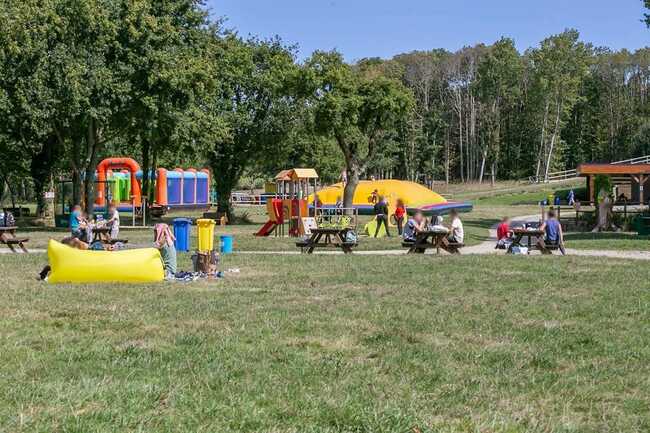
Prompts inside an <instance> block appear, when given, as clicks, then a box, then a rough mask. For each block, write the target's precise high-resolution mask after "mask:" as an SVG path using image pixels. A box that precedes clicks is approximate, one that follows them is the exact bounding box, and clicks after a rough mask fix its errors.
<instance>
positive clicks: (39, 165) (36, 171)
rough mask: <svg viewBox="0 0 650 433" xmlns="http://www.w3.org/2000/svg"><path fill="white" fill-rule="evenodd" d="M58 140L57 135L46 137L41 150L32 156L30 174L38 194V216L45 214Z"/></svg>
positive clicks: (35, 191)
mask: <svg viewBox="0 0 650 433" xmlns="http://www.w3.org/2000/svg"><path fill="white" fill-rule="evenodd" d="M57 144H58V140H57V138H56V136H49V137H47V138H46V140H45V142H44V143H43V146H42V147H41V149H40V151H39V152H38V153H37V154H36V155H34V156H33V157H32V161H31V164H30V167H29V169H30V174H31V176H32V179H33V180H34V193H35V194H36V216H37V217H43V216H44V215H45V207H46V205H47V201H46V200H45V195H44V194H45V190H46V189H49V187H50V185H49V184H50V177H51V174H52V167H53V165H54V159H55V158H56V156H57V155H56V154H57Z"/></svg>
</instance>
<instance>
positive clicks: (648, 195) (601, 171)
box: [578, 164, 650, 203]
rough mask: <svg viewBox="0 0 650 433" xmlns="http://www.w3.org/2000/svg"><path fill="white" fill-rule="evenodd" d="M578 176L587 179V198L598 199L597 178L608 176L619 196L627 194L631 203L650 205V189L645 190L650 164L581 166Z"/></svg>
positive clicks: (649, 174) (649, 175) (649, 176)
mask: <svg viewBox="0 0 650 433" xmlns="http://www.w3.org/2000/svg"><path fill="white" fill-rule="evenodd" d="M578 175H579V176H582V177H585V178H586V179H587V197H589V201H591V202H594V201H595V198H596V194H598V191H596V190H595V189H596V187H595V180H596V176H608V177H610V178H611V180H612V185H613V186H615V187H616V189H617V194H618V195H620V194H625V196H626V197H627V198H628V200H629V202H630V203H648V201H649V200H650V188H644V187H645V184H646V182H647V180H648V178H650V164H581V165H580V166H579V167H578Z"/></svg>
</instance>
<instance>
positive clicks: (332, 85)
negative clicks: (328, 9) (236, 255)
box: [0, 0, 650, 212]
mask: <svg viewBox="0 0 650 433" xmlns="http://www.w3.org/2000/svg"><path fill="white" fill-rule="evenodd" d="M648 1H649V0H644V2H645V5H646V7H648V8H650V4H649V3H648ZM217 12H218V11H217ZM644 19H645V21H646V22H648V24H649V25H650V17H648V14H646V16H645V18H644ZM0 20H1V21H2V22H3V31H2V32H0V151H1V152H2V154H3V156H4V157H3V159H2V161H0V184H1V185H2V187H1V188H0V199H1V198H2V195H3V193H4V192H5V190H7V188H6V187H7V186H8V187H9V188H8V190H9V193H10V194H12V195H14V192H15V189H16V188H15V185H16V184H17V183H24V182H25V180H29V182H30V183H31V185H32V186H33V190H34V193H33V196H34V197H35V198H36V199H37V201H38V203H39V209H41V210H42V207H43V205H44V203H43V200H42V195H43V192H44V191H46V190H49V189H50V188H51V187H52V182H53V179H54V178H55V177H63V178H71V179H72V180H73V183H74V185H75V188H74V191H75V194H74V197H73V201H74V202H83V203H86V204H87V207H88V208H92V203H93V202H94V198H93V197H94V188H93V185H94V181H93V177H92V176H87V175H86V174H88V173H92V172H93V171H94V168H95V166H96V164H97V162H98V161H99V160H100V159H102V158H104V157H109V156H131V157H134V158H136V159H138V160H139V161H140V163H141V165H142V167H143V172H144V173H145V174H144V181H143V186H144V190H145V192H148V193H151V188H150V187H149V185H150V183H149V180H148V173H149V168H154V167H156V166H161V165H163V166H165V165H166V166H178V165H188V164H197V165H203V166H208V167H210V168H211V170H212V172H213V177H212V178H213V179H214V187H215V189H216V190H217V191H218V197H219V207H220V210H222V211H225V212H229V211H230V208H229V196H230V193H231V191H232V190H234V189H236V188H239V187H242V186H243V185H246V186H249V185H250V186H254V184H258V185H259V183H261V182H262V181H264V180H267V179H269V178H271V177H272V176H273V175H274V174H275V173H277V172H278V171H280V170H282V169H286V168H291V167H292V166H312V167H314V168H316V169H317V170H318V171H319V172H320V174H321V178H322V180H323V181H324V182H328V183H329V182H335V181H337V180H338V179H340V178H341V174H342V173H344V176H343V177H344V178H346V179H347V181H348V182H347V185H346V191H345V201H346V203H347V204H348V205H349V204H350V202H351V197H352V194H353V192H354V189H355V186H356V184H357V182H358V181H359V179H362V178H366V177H370V176H374V177H377V178H388V177H393V178H401V179H408V180H413V181H419V182H423V183H427V184H432V183H433V182H456V181H460V182H468V181H471V182H474V181H476V182H482V181H485V180H486V179H489V180H491V181H496V180H497V179H522V178H529V177H532V178H537V179H539V180H545V179H547V178H548V177H549V176H550V175H551V174H552V172H553V171H556V170H562V169H569V168H575V166H576V165H577V164H579V163H581V162H585V161H614V160H620V159H625V158H631V157H636V156H640V155H645V154H647V153H648V151H649V150H650V141H649V139H650V134H649V133H648V131H650V120H649V119H650V102H649V98H648V94H649V93H650V91H649V90H650V89H649V87H650V48H642V49H639V50H637V51H635V52H630V51H628V50H625V49H623V50H619V51H616V50H611V49H608V48H606V47H594V46H592V44H590V43H588V42H587V41H583V40H581V38H580V35H579V33H578V32H577V31H575V30H571V29H569V30H566V31H565V32H562V33H560V34H557V35H551V36H549V37H548V38H546V39H544V40H543V41H541V42H540V44H539V45H537V46H535V47H531V48H530V49H528V50H526V51H525V52H523V53H520V52H518V51H517V49H516V48H515V43H514V41H513V40H510V39H506V38H503V39H500V40H498V41H496V42H494V43H481V44H477V45H475V46H468V47H463V48H461V49H459V50H457V51H455V52H451V51H448V50H443V49H436V48H432V49H431V50H426V51H415V52H410V53H404V54H399V55H397V56H395V57H394V58H392V59H380V58H374V57H368V58H366V59H361V60H359V61H357V62H354V63H348V62H345V61H344V59H343V56H342V54H341V53H338V52H324V51H317V52H315V53H313V54H312V55H311V56H309V57H308V58H307V59H306V60H305V61H298V60H297V58H296V50H295V49H294V47H293V46H291V45H290V43H287V42H285V41H281V40H279V39H277V38H276V39H264V38H258V37H250V38H242V37H241V36H239V35H238V34H237V33H236V32H235V31H226V30H225V29H224V28H223V26H222V24H221V21H220V20H218V19H217V20H215V19H212V18H210V17H209V16H208V14H207V12H206V11H205V9H204V6H203V3H202V1H200V0H168V1H165V2H157V1H153V0H86V1H83V2H80V1H73V0H47V1H36V0H23V1H20V2H17V1H14V2H3V3H2V5H0ZM487 42H491V41H487Z"/></svg>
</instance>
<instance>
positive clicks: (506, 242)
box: [497, 209, 566, 255]
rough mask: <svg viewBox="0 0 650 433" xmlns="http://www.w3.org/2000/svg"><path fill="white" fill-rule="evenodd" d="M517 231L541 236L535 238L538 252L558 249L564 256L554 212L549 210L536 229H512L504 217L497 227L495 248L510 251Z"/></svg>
mask: <svg viewBox="0 0 650 433" xmlns="http://www.w3.org/2000/svg"><path fill="white" fill-rule="evenodd" d="M517 230H518V233H520V234H526V233H528V232H534V233H541V234H543V235H542V236H538V238H537V245H536V247H537V248H538V249H539V250H541V251H547V250H548V249H558V250H560V252H561V253H562V255H566V250H565V247H564V231H563V230H562V224H561V223H560V221H559V219H558V218H557V214H556V213H555V210H553V209H549V211H548V213H547V214H546V219H545V220H544V221H540V222H539V223H538V224H537V227H532V226H531V227H529V226H528V225H524V226H523V227H519V228H515V227H512V221H511V220H510V218H509V217H504V218H503V219H502V220H501V222H500V223H499V225H498V226H497V248H498V249H504V250H508V251H511V250H512V246H513V242H515V233H516V231H517Z"/></svg>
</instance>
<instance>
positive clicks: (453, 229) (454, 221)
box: [447, 209, 465, 244]
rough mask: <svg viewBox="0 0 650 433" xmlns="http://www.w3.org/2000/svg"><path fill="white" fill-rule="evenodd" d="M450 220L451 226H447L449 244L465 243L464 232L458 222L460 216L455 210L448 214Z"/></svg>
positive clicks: (461, 223) (459, 221) (460, 223)
mask: <svg viewBox="0 0 650 433" xmlns="http://www.w3.org/2000/svg"><path fill="white" fill-rule="evenodd" d="M449 217H450V218H451V225H450V226H449V232H450V233H449V238H448V239H447V240H448V241H449V243H452V244H463V242H464V241H465V230H464V229H463V222H462V221H461V220H460V216H459V214H458V211H457V210H456V209H453V210H452V211H451V212H450V213H449Z"/></svg>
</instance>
